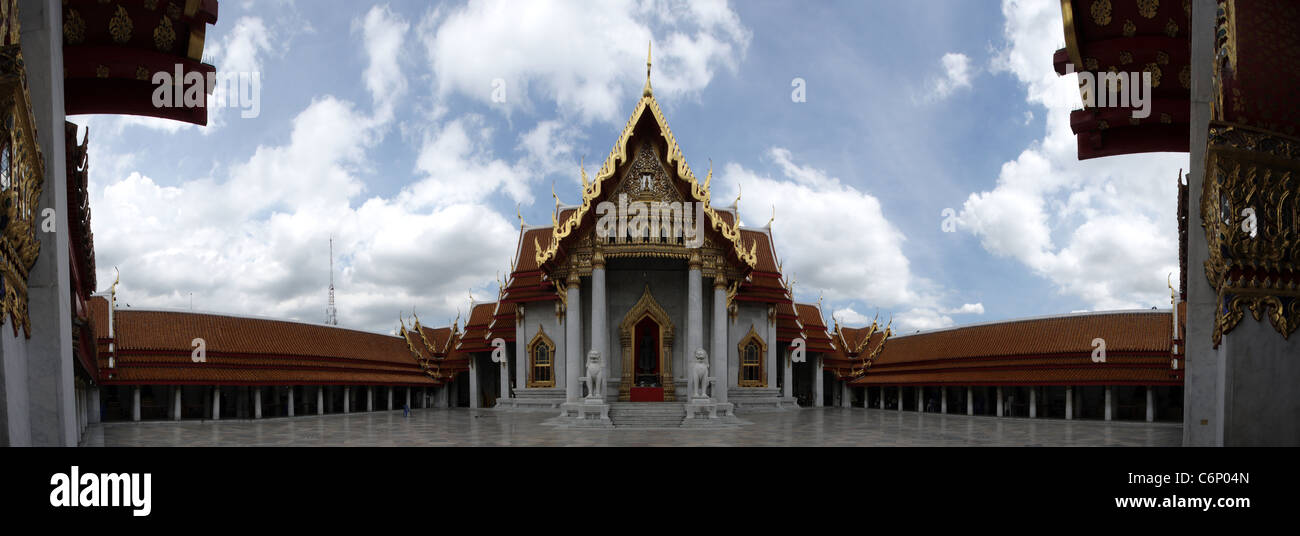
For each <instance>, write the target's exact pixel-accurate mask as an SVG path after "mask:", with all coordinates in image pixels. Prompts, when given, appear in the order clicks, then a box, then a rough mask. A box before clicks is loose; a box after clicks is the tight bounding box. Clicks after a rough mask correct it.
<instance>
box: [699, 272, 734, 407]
mask: <svg viewBox="0 0 1300 536" xmlns="http://www.w3.org/2000/svg"><path fill="white" fill-rule="evenodd" d="M702 306H703V305H702V304H701V307H702ZM700 331H703V329H701V330H700ZM709 335H711V336H712V339H713V346H712V348H713V349H712V350H710V351H709V356H710V357H711V361H713V364H712V365H710V366H709V375H710V376H713V377H714V378H717V379H718V383H716V384H714V386H713V390H714V392H713V399H714V400H716V401H717V402H718V403H720V404H725V403H726V402H727V389H728V388H730V387H731V384H732V383H736V384H739V383H740V379H739V378H732V377H731V374H729V373H728V372H727V279H726V278H724V277H715V278H713V329H712V330H711V333H710V334H709Z"/></svg>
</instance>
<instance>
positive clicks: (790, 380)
mask: <svg viewBox="0 0 1300 536" xmlns="http://www.w3.org/2000/svg"><path fill="white" fill-rule="evenodd" d="M784 361H785V385H782V386H781V396H782V397H784V398H790V397H793V396H794V359H793V358H792V356H791V355H790V352H788V351H787V352H786V353H785V360H784Z"/></svg>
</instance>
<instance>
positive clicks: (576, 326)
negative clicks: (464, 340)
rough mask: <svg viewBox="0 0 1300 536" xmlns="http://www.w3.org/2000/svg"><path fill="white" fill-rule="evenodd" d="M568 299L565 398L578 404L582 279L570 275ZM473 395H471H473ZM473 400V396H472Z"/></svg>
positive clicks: (580, 365)
mask: <svg viewBox="0 0 1300 536" xmlns="http://www.w3.org/2000/svg"><path fill="white" fill-rule="evenodd" d="M568 285H569V288H568V291H567V293H568V296H569V297H568V299H567V302H568V303H566V304H565V310H564V398H565V400H566V401H568V402H571V403H573V402H578V399H579V398H581V397H582V385H580V384H579V383H578V377H579V376H580V374H579V370H580V369H582V368H584V367H583V366H582V279H580V278H579V277H578V274H576V273H570V274H569V281H568ZM472 394H473V393H471V395H472ZM471 398H472V396H471Z"/></svg>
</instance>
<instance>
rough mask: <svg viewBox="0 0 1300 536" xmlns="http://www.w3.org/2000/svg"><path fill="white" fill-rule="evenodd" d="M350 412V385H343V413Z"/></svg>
mask: <svg viewBox="0 0 1300 536" xmlns="http://www.w3.org/2000/svg"><path fill="white" fill-rule="evenodd" d="M351 412H352V386H351V385H347V386H344V387H343V413H351Z"/></svg>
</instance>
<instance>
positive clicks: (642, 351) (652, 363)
mask: <svg viewBox="0 0 1300 536" xmlns="http://www.w3.org/2000/svg"><path fill="white" fill-rule="evenodd" d="M632 337H633V338H632V367H633V371H634V373H633V380H632V393H631V400H632V401H633V402H663V401H664V387H663V384H662V381H661V378H660V375H659V374H660V371H659V324H658V323H657V322H655V321H654V319H652V318H650V317H648V316H647V317H645V318H643V319H641V321H640V322H637V324H636V329H635V330H634V331H633V336H632Z"/></svg>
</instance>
